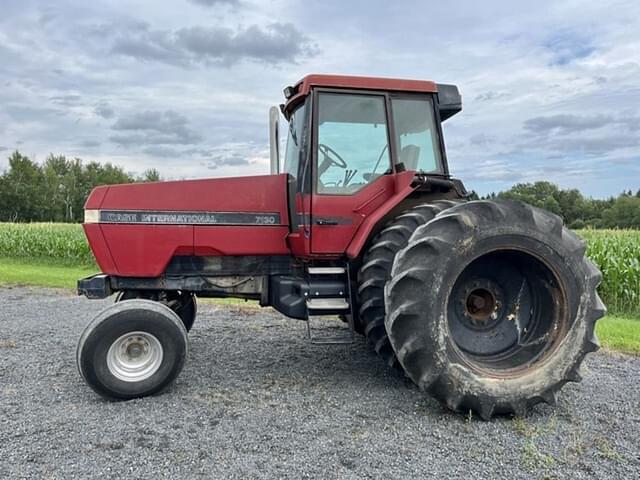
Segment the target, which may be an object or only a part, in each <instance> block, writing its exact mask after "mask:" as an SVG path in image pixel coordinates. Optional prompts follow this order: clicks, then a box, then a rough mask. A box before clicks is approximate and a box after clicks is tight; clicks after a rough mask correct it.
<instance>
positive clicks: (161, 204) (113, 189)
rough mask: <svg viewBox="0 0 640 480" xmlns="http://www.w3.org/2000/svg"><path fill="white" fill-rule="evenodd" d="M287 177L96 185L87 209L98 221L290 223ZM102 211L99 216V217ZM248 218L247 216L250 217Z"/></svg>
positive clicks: (267, 176) (232, 223)
mask: <svg viewBox="0 0 640 480" xmlns="http://www.w3.org/2000/svg"><path fill="white" fill-rule="evenodd" d="M286 181H287V175H285V174H282V175H260V176H251V177H230V178H214V179H203V180H179V181H170V182H153V183H131V184H123V185H109V186H102V187H97V188H96V189H94V190H93V191H92V192H91V194H90V195H89V198H88V199H87V202H86V203H85V210H91V211H94V212H95V213H94V217H93V218H94V221H96V222H97V223H165V224H167V223H169V224H171V223H173V224H176V223H177V224H212V223H213V224H230V225H234V224H245V223H247V222H249V223H251V222H250V221H251V220H255V219H252V218H251V215H254V214H261V215H264V214H268V215H271V217H269V218H267V217H265V218H262V219H258V220H256V221H257V222H267V223H271V224H280V225H282V224H287V223H288V222H287V204H286ZM96 215H97V217H96ZM245 217H246V218H245Z"/></svg>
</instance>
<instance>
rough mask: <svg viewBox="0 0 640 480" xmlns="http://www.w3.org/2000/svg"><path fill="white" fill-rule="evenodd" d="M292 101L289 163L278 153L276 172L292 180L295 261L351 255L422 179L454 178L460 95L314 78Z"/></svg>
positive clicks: (293, 91)
mask: <svg viewBox="0 0 640 480" xmlns="http://www.w3.org/2000/svg"><path fill="white" fill-rule="evenodd" d="M284 94H285V98H286V99H287V101H286V103H285V104H283V105H281V111H282V112H283V114H284V116H285V118H286V119H287V120H288V122H289V125H288V129H287V130H288V131H287V144H286V145H287V146H286V150H285V152H284V158H283V160H282V161H280V159H278V158H277V149H273V148H272V150H271V151H272V162H271V165H272V173H278V172H280V171H282V172H284V173H287V174H288V175H289V176H290V180H289V182H290V188H289V190H290V191H289V194H290V195H292V197H293V199H291V201H290V203H289V208H290V212H289V213H290V218H291V219H292V226H293V227H294V229H293V230H294V234H293V236H292V238H291V240H292V242H291V245H292V248H293V250H294V253H295V254H297V255H305V254H307V255H315V254H323V255H326V254H329V255H331V254H342V253H344V252H345V251H346V250H348V248H349V245H350V243H351V241H352V240H353V239H354V237H356V235H357V232H358V230H359V229H360V227H361V226H362V224H363V222H365V221H366V219H367V218H368V217H369V216H370V215H371V213H373V212H378V213H380V208H381V207H383V205H384V204H385V202H389V201H390V200H391V199H392V198H393V197H394V196H395V195H396V194H398V192H401V191H405V190H406V189H407V187H409V186H410V185H411V184H412V183H414V180H415V177H416V175H417V176H419V177H422V178H432V179H442V180H445V181H446V180H447V179H448V176H449V171H448V167H447V161H446V154H445V148H444V141H443V138H442V130H441V122H442V120H444V119H446V118H448V117H450V116H451V115H453V114H454V113H456V112H458V111H460V110H461V99H460V94H459V93H458V89H457V87H455V86H453V85H438V84H435V83H433V82H429V81H412V80H393V79H382V78H365V77H347V76H333V75H309V76H307V77H305V78H303V79H302V80H301V81H300V82H298V83H297V84H296V85H295V86H293V87H287V88H285V90H284ZM273 119H274V117H273V116H272V132H273V131H274V130H275V131H277V130H276V129H275V126H274V123H273V122H274V120H273ZM273 141H274V135H272V142H273ZM275 141H277V140H275ZM405 193H406V192H405ZM383 210H384V207H383ZM365 231H367V229H366V228H365ZM295 232H298V233H299V235H298V234H297V233H295ZM368 233H369V232H368V231H367V234H368ZM354 252H355V250H354V251H352V252H351V253H352V254H353V253H354Z"/></svg>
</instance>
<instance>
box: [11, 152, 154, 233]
mask: <svg viewBox="0 0 640 480" xmlns="http://www.w3.org/2000/svg"><path fill="white" fill-rule="evenodd" d="M157 180H160V175H159V174H158V171H157V170H155V169H151V170H147V171H146V172H145V173H144V174H143V175H142V176H141V177H134V176H133V175H131V174H130V173H127V172H125V171H124V170H123V169H122V168H121V167H118V166H115V165H112V164H111V163H106V164H100V163H98V162H87V163H84V162H83V161H82V160H81V159H79V158H67V157H65V156H63V155H53V154H51V155H49V156H48V157H47V158H46V160H45V161H44V162H43V163H41V164H40V163H37V162H34V161H33V160H31V159H30V158H28V157H27V156H25V155H22V154H21V153H20V152H18V151H15V152H13V153H12V154H11V156H10V157H9V167H8V168H7V169H6V170H5V171H4V172H3V174H2V175H0V221H2V222H69V223H74V222H81V221H82V219H83V206H84V202H85V200H86V199H87V196H88V195H89V193H90V192H91V190H92V189H93V188H94V187H96V186H98V185H113V184H116V183H132V182H149V181H157Z"/></svg>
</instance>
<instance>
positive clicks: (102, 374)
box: [78, 300, 187, 399]
mask: <svg viewBox="0 0 640 480" xmlns="http://www.w3.org/2000/svg"><path fill="white" fill-rule="evenodd" d="M131 302H139V300H124V301H122V302H121V304H122V305H125V304H127V303H131ZM167 310H168V312H166V313H167V314H168V313H170V314H173V315H175V313H173V312H172V311H171V310H170V309H168V307H167ZM167 314H164V315H163V314H162V313H159V312H157V311H153V310H148V309H144V308H132V309H124V310H122V311H119V312H115V313H113V314H112V315H109V316H107V317H106V318H104V319H102V320H101V321H100V322H99V323H97V324H96V325H95V326H93V328H92V329H91V331H90V332H89V334H88V335H87V336H86V337H85V338H84V342H83V343H82V345H81V349H80V351H79V356H78V367H79V369H80V370H81V373H82V375H83V377H84V378H85V380H86V381H87V383H88V384H89V385H90V386H91V387H92V388H93V389H94V390H95V391H96V392H97V393H99V394H100V395H102V396H104V397H107V398H111V399H130V398H136V397H142V396H146V395H152V394H154V393H157V392H159V391H161V390H163V389H164V388H165V387H167V386H168V385H169V384H170V383H171V382H172V381H173V380H174V379H175V378H176V377H177V375H178V374H179V373H180V371H181V370H182V367H183V365H184V362H185V359H186V354H187V342H186V335H185V334H184V332H183V331H182V330H181V329H180V326H179V325H178V324H177V322H176V320H177V319H172V318H169V317H168V315H167ZM135 331H143V332H147V333H150V334H152V335H154V336H155V337H156V338H157V339H158V341H159V342H160V344H161V345H162V349H163V358H162V363H161V365H160V368H159V369H158V370H157V371H156V372H155V373H154V374H153V375H152V376H151V377H149V378H147V379H145V380H142V381H140V382H125V381H122V380H120V379H118V378H117V377H115V376H114V375H113V374H112V373H111V372H110V371H109V368H108V367H107V352H108V351H109V348H110V347H111V345H112V344H113V342H114V341H115V340H117V339H118V338H119V337H120V336H122V335H124V334H126V333H128V332H135Z"/></svg>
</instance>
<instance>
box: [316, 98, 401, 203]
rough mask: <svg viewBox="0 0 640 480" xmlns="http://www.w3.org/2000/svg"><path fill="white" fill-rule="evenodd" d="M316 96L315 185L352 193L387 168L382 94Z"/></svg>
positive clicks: (331, 191) (336, 192)
mask: <svg viewBox="0 0 640 480" xmlns="http://www.w3.org/2000/svg"><path fill="white" fill-rule="evenodd" d="M318 99H319V103H318V121H319V126H318V151H317V155H316V156H317V162H318V163H317V178H316V189H317V191H318V193H324V194H332V195H351V194H353V193H355V192H357V191H358V190H360V189H361V188H363V187H365V186H366V185H368V184H369V183H371V182H373V181H375V179H377V178H378V177H380V176H381V175H383V174H384V173H387V172H388V171H389V166H390V158H389V146H388V134H387V114H386V109H385V100H384V97H383V96H380V95H357V94H343V93H321V94H320V95H319V97H318Z"/></svg>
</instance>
